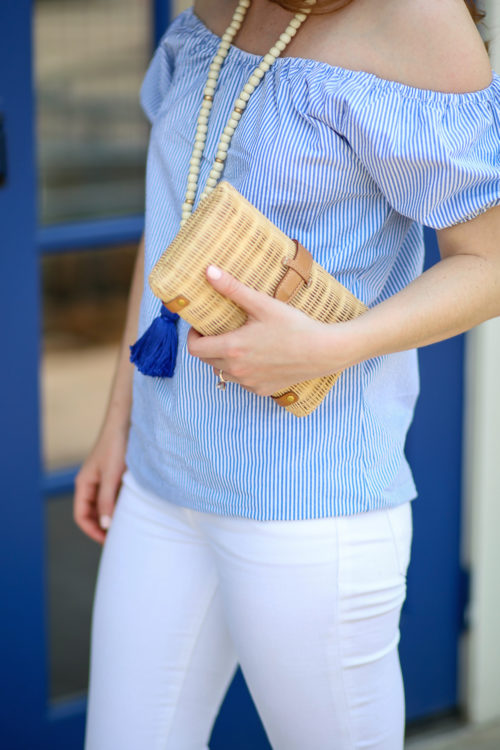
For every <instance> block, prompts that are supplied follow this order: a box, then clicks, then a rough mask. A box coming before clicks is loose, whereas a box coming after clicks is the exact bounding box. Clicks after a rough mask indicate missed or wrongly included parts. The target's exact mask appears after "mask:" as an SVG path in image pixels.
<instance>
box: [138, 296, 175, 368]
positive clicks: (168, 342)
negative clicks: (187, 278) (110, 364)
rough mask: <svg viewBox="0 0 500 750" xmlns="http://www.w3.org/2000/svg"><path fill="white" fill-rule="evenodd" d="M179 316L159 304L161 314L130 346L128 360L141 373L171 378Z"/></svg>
mask: <svg viewBox="0 0 500 750" xmlns="http://www.w3.org/2000/svg"><path fill="white" fill-rule="evenodd" d="M178 319H179V316H178V315H177V313H172V312H170V310H167V308H166V307H165V305H162V306H161V314H160V315H159V316H158V317H157V318H155V319H154V320H153V322H152V323H151V325H150V326H149V328H148V329H147V330H146V331H145V332H144V333H143V334H142V336H141V337H140V339H138V340H137V341H136V342H135V344H132V346H131V347H130V361H131V362H133V363H134V365H135V366H136V367H137V369H138V370H139V372H142V374H143V375H152V376H153V377H157V378H158V377H159V378H162V377H167V378H171V377H172V375H173V374H174V369H175V360H176V358H177V344H178V336H177V325H176V324H177V321H178Z"/></svg>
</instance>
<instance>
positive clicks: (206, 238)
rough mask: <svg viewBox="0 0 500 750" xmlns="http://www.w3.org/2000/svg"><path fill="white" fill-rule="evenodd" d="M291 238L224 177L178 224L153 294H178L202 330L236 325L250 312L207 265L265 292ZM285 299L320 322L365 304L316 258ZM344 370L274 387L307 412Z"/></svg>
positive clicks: (154, 274) (280, 269) (281, 269)
mask: <svg viewBox="0 0 500 750" xmlns="http://www.w3.org/2000/svg"><path fill="white" fill-rule="evenodd" d="M294 254H295V244H294V242H293V240H292V239H290V238H289V237H287V235H286V234H284V233H283V232H282V231H281V230H280V229H279V228H278V227H277V226H276V225H275V224H273V223H272V222H271V221H269V219H268V218H267V217H266V216H264V214H262V213H261V212H260V211H259V210H258V209H257V208H255V206H253V205H252V204H251V203H250V202H249V201H248V200H247V199H246V198H244V196H242V195H241V194H240V193H239V192H238V191H237V190H236V189H235V188H234V187H233V186H232V185H231V184H230V183H228V182H227V181H225V180H222V181H220V182H219V183H218V185H217V187H216V188H215V189H214V190H213V191H212V192H211V193H210V194H209V195H208V196H206V197H205V198H203V200H202V201H200V203H199V205H198V207H197V208H196V210H195V211H193V213H192V214H191V216H190V217H189V218H188V219H187V221H186V222H185V224H184V225H183V226H182V227H181V228H180V230H179V232H178V234H177V235H176V236H175V238H174V239H173V241H172V242H171V244H170V245H169V246H168V247H167V249H166V250H165V252H164V253H163V254H162V256H161V258H160V259H159V260H158V262H157V263H156V265H155V266H154V268H153V269H152V271H151V273H150V275H149V284H150V286H151V289H152V290H153V292H154V294H155V295H156V296H157V297H159V298H160V299H161V300H162V301H163V302H164V303H165V304H167V305H168V302H169V301H171V300H173V299H175V298H178V297H182V298H183V300H185V306H184V307H183V308H182V309H179V310H178V312H179V315H181V316H182V317H183V318H184V320H186V321H187V322H188V323H190V324H191V325H192V326H193V328H195V329H196V330H197V331H199V332H200V333H201V334H203V335H204V336H207V335H208V336H210V335H218V334H221V333H227V332H228V331H232V330H234V329H236V328H239V327H240V326H241V325H243V323H244V322H245V321H246V319H247V315H246V313H245V312H244V310H242V309H241V308H240V307H239V306H238V305H236V304H235V303H234V302H232V300H229V299H227V298H226V297H223V296H222V295H221V294H219V293H218V292H216V291H215V289H213V287H211V286H210V284H209V282H208V281H207V280H206V277H205V270H206V267H207V266H208V265H209V264H210V263H213V264H214V265H216V266H219V267H220V268H222V269H223V270H225V271H227V272H228V273H230V274H231V275H232V276H234V277H235V278H237V279H239V281H241V282H242V283H243V284H246V285H247V286H249V287H252V288H253V289H256V290H257V291H260V292H264V293H266V294H269V295H270V296H273V295H274V291H275V289H276V287H277V286H278V284H279V282H280V281H281V279H282V278H283V276H284V274H285V273H286V271H287V269H286V267H285V266H284V265H283V263H282V259H283V258H284V257H285V256H286V257H288V258H293V257H294ZM287 304H290V305H292V306H293V307H296V308H298V309H299V310H301V311H302V312H304V313H306V314H307V315H309V316H310V317H312V318H314V319H316V320H319V321H321V322H323V323H335V322H339V321H345V320H349V319H351V318H354V317H356V316H357V315H361V314H362V313H363V312H365V310H366V309H367V308H366V305H364V304H363V303H362V302H361V301H360V300H358V299H357V297H355V296H354V295H353V294H352V293H351V292H350V291H349V290H348V289H346V288H345V287H344V286H343V285H342V284H340V283H339V282H338V281H336V280H335V279H334V278H333V276H331V274H329V273H328V272H327V271H326V270H325V269H324V268H323V267H322V266H320V265H319V264H318V263H316V262H313V266H312V269H311V282H310V284H309V285H308V286H306V285H305V284H301V285H300V287H299V289H298V290H297V292H296V293H295V294H294V295H293V297H292V298H291V299H290V300H289V302H288V303H287ZM340 374H341V373H340V372H337V373H334V374H332V375H327V376H324V377H320V378H314V379H311V380H306V381H303V382H301V383H293V384H291V385H290V387H288V388H283V389H282V390H280V391H277V392H276V393H274V394H273V398H277V397H278V396H281V395H283V394H285V393H287V392H288V391H290V390H293V392H294V393H295V394H297V396H298V400H297V401H296V402H295V403H293V404H290V405H286V406H284V407H283V408H285V409H287V410H288V411H290V412H291V413H292V414H294V415H295V416H298V417H303V416H306V415H308V414H310V413H311V412H312V411H314V409H316V408H317V407H318V406H319V404H320V403H321V401H322V400H323V399H324V397H325V396H326V394H327V393H328V391H329V390H330V388H331V387H332V386H333V384H334V383H335V381H336V380H337V378H338V377H339V375H340Z"/></svg>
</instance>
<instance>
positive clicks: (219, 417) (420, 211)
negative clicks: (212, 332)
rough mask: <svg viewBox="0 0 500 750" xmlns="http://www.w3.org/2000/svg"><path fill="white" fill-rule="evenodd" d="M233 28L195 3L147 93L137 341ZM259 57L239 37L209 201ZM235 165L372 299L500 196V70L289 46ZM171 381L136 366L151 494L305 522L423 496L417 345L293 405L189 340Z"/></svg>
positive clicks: (220, 93) (267, 210)
mask: <svg viewBox="0 0 500 750" xmlns="http://www.w3.org/2000/svg"><path fill="white" fill-rule="evenodd" d="M219 42H220V38H219V37H218V36H217V35H216V34H214V33H213V32H212V31H210V30H209V29H208V28H207V26H206V25H205V24H204V23H203V22H202V21H201V19H200V18H199V17H198V16H197V15H196V14H195V12H194V10H193V9H192V8H188V9H187V10H185V11H183V12H182V13H180V14H179V15H178V16H177V17H176V18H175V19H174V20H173V21H172V23H171V24H170V25H169V27H168V29H167V30H166V33H165V34H164V36H163V38H162V39H161V41H160V44H159V46H158V48H157V50H156V52H155V54H154V57H153V59H152V61H151V63H150V65H149V68H148V70H147V73H146V75H145V78H144V81H143V84H142V88H141V103H142V106H143V109H144V111H145V113H146V115H147V116H148V118H149V120H150V122H151V124H152V129H151V136H150V143H149V150H148V161H147V183H146V211H145V248H146V250H145V278H144V291H143V297H142V302H141V308H140V316H139V335H141V334H142V333H143V332H144V330H145V329H146V328H147V327H148V326H149V324H150V323H151V321H152V319H153V318H154V317H156V316H157V315H158V314H159V310H160V304H161V303H160V300H158V299H157V298H156V297H155V296H154V295H153V293H152V292H151V290H150V288H149V285H148V282H147V277H148V274H149V272H150V270H151V268H152V266H153V265H154V264H155V262H156V261H157V260H158V258H159V257H160V255H161V254H162V253H163V251H164V250H165V248H166V247H167V246H168V244H169V243H170V242H171V241H172V239H173V237H174V236H175V235H176V233H177V232H178V230H179V226H180V224H179V222H180V219H181V206H182V203H183V200H184V195H185V189H186V183H187V176H188V169H189V160H190V158H191V151H192V147H193V143H194V136H195V132H196V120H197V117H198V113H199V107H200V103H201V100H202V97H203V89H204V86H205V82H206V79H207V73H208V69H209V66H210V63H211V60H212V58H213V56H214V54H215V53H216V51H217V47H218V44H219ZM261 59H262V57H261V56H259V55H256V54H253V53H250V52H246V51H244V50H241V49H239V48H238V47H235V46H231V48H230V49H229V53H228V55H227V57H226V59H225V61H224V63H223V65H222V68H221V71H220V76H219V79H218V82H217V87H216V90H215V95H214V102H213V107H212V110H211V114H210V118H209V122H208V133H207V140H206V146H205V153H204V156H203V158H202V162H201V169H200V181H199V185H198V192H197V197H196V200H195V204H194V207H195V208H196V205H197V203H198V200H199V197H200V195H201V191H202V189H203V187H204V185H205V181H206V178H207V176H208V173H209V171H210V169H211V166H212V164H213V161H214V159H215V153H216V148H217V143H218V140H219V136H220V133H221V132H222V130H223V128H224V126H225V124H226V122H227V120H228V117H229V114H230V112H231V110H232V107H233V104H234V101H235V99H236V97H237V95H238V94H239V92H240V90H241V89H242V87H243V85H244V83H246V81H247V80H248V78H249V76H250V74H251V73H252V71H253V70H254V68H255V67H256V66H257V65H258V63H259V62H260V60H261ZM222 176H223V178H224V179H225V180H228V181H229V182H230V183H231V184H232V185H234V187H235V188H236V189H237V190H239V191H240V192H241V193H242V194H243V195H244V196H245V197H246V198H247V199H248V200H250V201H251V202H252V203H253V204H254V205H255V206H256V207H257V208H258V209H260V210H261V211H262V212H263V213H264V214H265V215H266V216H267V217H268V218H269V219H270V220H271V221H273V222H274V223H275V224H276V225H277V226H279V227H280V228H281V229H282V231H283V232H286V233H287V234H288V235H289V236H291V237H294V238H297V239H298V240H299V242H301V243H302V244H303V245H304V246H305V247H306V248H307V249H308V250H309V251H310V252H311V253H312V255H313V257H314V259H315V260H316V261H317V262H318V263H320V264H321V265H322V266H324V267H325V268H326V269H327V270H328V271H329V272H330V273H331V274H333V275H334V276H335V277H336V278H337V279H338V280H339V281H340V282H341V283H342V284H344V285H345V286H347V287H348V288H349V289H350V290H351V291H352V292H353V293H354V294H355V295H356V296H358V297H359V298H360V299H361V300H363V302H365V303H366V304H367V305H368V306H374V305H377V304H378V303H379V302H381V301H382V300H384V299H386V298H387V297H390V296H391V295H393V294H396V293H397V292H398V291H400V290H401V289H402V288H403V287H405V286H406V285H408V284H409V283H410V282H411V281H412V280H413V279H415V277H417V276H418V275H419V274H420V273H421V272H422V268H423V256H424V244H423V225H427V226H429V227H434V228H443V227H447V226H451V225H453V224H456V223H458V222H463V221H466V220H468V219H470V218H472V217H474V216H476V215H477V214H479V213H481V212H482V211H484V210H486V209H487V208H489V207H491V206H494V205H497V204H500V76H498V74H497V73H496V72H494V71H493V75H492V81H491V83H490V85H489V86H488V87H486V88H484V89H482V90H478V91H474V92H470V93H462V94H456V93H443V92H437V91H433V90H429V89H419V88H415V87H413V86H409V85H406V84H403V83H399V82H396V81H391V80H386V79H382V78H379V77H378V76H376V75H374V74H371V73H367V72H362V71H354V70H348V69H345V68H341V67H337V66H333V65H329V64H327V63H324V62H320V61H317V60H313V59H307V58H300V57H286V56H284V57H280V58H278V59H277V60H276V62H275V63H274V65H273V66H272V67H271V69H270V70H269V71H268V72H267V73H266V74H265V76H264V77H263V79H262V80H261V82H260V84H259V85H258V86H257V88H256V89H255V91H254V93H253V94H252V95H251V97H250V99H249V102H248V104H247V107H246V109H245V111H244V113H243V115H242V117H241V120H240V122H239V124H238V127H237V128H236V130H235V133H234V135H233V138H232V141H231V146H230V149H229V152H228V157H227V159H226V162H225V167H224V171H223V173H222ZM189 327H190V326H189V324H188V323H186V322H185V321H184V320H182V318H181V319H179V321H178V331H179V348H178V354H177V363H176V368H175V372H174V375H173V377H165V378H154V377H150V376H145V375H142V374H141V373H140V372H138V371H137V370H136V371H135V374H134V384H133V403H132V413H131V428H130V433H129V441H128V446H127V454H126V464H127V467H128V469H129V471H130V472H131V474H132V475H133V477H134V478H135V479H136V480H137V481H138V482H139V483H140V484H141V485H142V486H143V487H144V488H146V489H147V490H149V491H151V492H153V493H155V494H156V495H158V496H159V497H161V498H164V499H165V500H169V501H172V502H173V503H177V504H179V505H182V506H185V507H189V508H192V509H196V510H201V511H205V512H213V513H217V514H221V515H236V516H245V517H248V518H252V519H257V520H297V519H306V518H319V517H324V516H335V515H346V514H353V513H358V512H362V511H367V510H370V509H377V508H383V507H388V506H394V505H397V504H400V503H403V502H405V501H407V500H413V499H414V498H415V497H416V496H417V488H416V487H415V483H414V481H413V477H412V473H411V470H410V467H409V465H408V463H407V460H406V458H405V454H404V443H405V437H406V433H407V430H408V427H409V425H410V423H411V420H412V416H413V412H414V406H415V402H416V399H417V395H418V391H419V376H418V363H417V352H416V350H415V349H413V350H409V351H403V352H397V353H394V354H388V355H384V356H380V357H375V358H371V359H368V360H366V361H364V362H362V363H360V364H358V365H355V366H353V367H351V368H349V369H347V370H345V371H344V372H343V373H342V375H341V376H340V378H339V379H338V381H337V382H336V384H335V385H334V386H333V388H332V389H331V390H330V391H329V393H328V395H327V396H326V398H325V399H324V401H323V402H322V403H321V405H320V406H319V407H318V408H317V409H316V410H315V411H314V412H313V413H312V414H310V415H309V416H307V417H301V418H298V417H295V416H294V415H292V414H291V413H289V412H288V411H287V410H286V409H284V408H282V407H280V406H278V405H277V404H276V403H275V402H274V401H273V399H271V398H269V397H263V396H258V395H256V394H254V393H252V392H250V391H248V390H246V389H245V388H243V387H241V386H240V385H238V384H237V383H233V382H229V383H228V385H227V387H226V390H225V391H221V390H219V389H217V388H216V383H217V378H216V376H215V375H214V373H213V370H212V368H211V367H210V366H209V365H207V364H206V363H204V362H202V361H201V360H200V359H198V358H197V357H194V356H192V355H190V354H189V352H188V351H187V348H186V335H187V332H188V330H189Z"/></svg>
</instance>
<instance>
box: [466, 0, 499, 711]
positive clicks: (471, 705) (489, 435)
mask: <svg viewBox="0 0 500 750" xmlns="http://www.w3.org/2000/svg"><path fill="white" fill-rule="evenodd" d="M482 7H483V8H484V9H485V10H486V11H487V16H486V23H487V29H486V30H485V35H486V36H487V38H490V39H491V38H492V37H493V41H492V43H491V46H490V54H491V61H492V67H493V69H494V70H496V71H497V72H499V73H500V0H484V4H483V6H482ZM498 242H499V245H500V237H499V238H498ZM499 384H500V318H495V319H494V320H491V321H487V322H486V323H483V324H482V325H480V326H478V327H477V328H475V329H474V330H472V331H469V333H467V334H466V409H465V433H464V434H465V451H464V497H463V501H464V505H463V507H464V525H463V529H464V536H463V559H464V562H465V564H467V565H468V566H469V567H470V569H471V574H472V599H471V607H470V631H469V634H468V635H467V636H465V637H464V638H463V640H462V644H461V658H462V671H461V697H462V704H463V706H464V708H465V709H466V712H467V715H468V718H469V719H470V721H473V722H479V721H487V720H489V719H492V718H495V717H497V718H498V717H500V385H499Z"/></svg>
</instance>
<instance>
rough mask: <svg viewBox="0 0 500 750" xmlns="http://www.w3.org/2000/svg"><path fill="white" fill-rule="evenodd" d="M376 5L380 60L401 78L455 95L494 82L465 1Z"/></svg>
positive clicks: (392, 0)
mask: <svg viewBox="0 0 500 750" xmlns="http://www.w3.org/2000/svg"><path fill="white" fill-rule="evenodd" d="M356 1H357V0H354V2H356ZM361 1H362V2H363V0H361ZM375 6H378V7H377V9H378V14H377V15H378V19H377V21H376V30H374V39H375V40H376V44H377V46H378V52H379V56H380V58H381V59H384V60H386V61H387V66H388V69H390V70H389V72H390V71H393V72H394V73H396V74H397V77H398V80H401V81H402V82H404V83H407V84H408V85H410V86H416V87H418V88H426V89H434V90H436V91H444V92H454V93H464V92H467V91H476V90H478V89H482V88H486V87H487V86H488V85H489V84H490V83H491V63H490V60H489V57H488V54H487V52H486V50H485V47H484V44H483V41H482V39H481V36H480V34H479V32H478V30H477V28H476V25H475V24H474V21H473V20H472V18H471V15H470V13H469V11H468V9H467V7H466V4H465V2H464V0H375V2H374V3H373V5H372V8H373V9H374V8H375ZM386 77H388V78H391V77H392V78H394V76H391V75H388V76H386Z"/></svg>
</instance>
